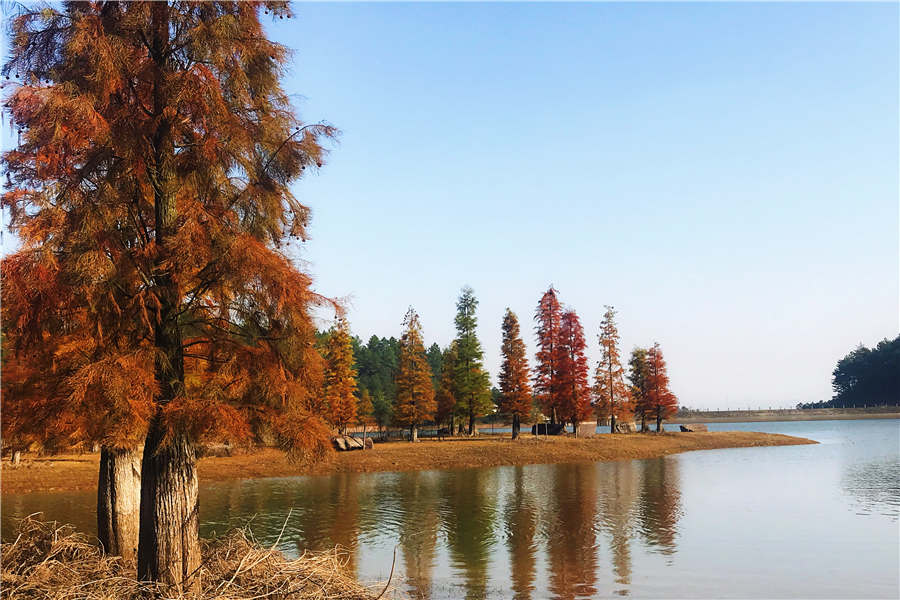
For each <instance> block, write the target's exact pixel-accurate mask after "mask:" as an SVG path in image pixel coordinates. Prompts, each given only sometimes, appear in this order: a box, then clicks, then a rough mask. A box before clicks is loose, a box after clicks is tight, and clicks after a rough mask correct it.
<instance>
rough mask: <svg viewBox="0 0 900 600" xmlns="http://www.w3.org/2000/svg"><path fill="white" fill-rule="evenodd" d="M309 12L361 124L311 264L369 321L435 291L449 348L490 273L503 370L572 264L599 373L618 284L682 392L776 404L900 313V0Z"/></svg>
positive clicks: (302, 46) (314, 37)
mask: <svg viewBox="0 0 900 600" xmlns="http://www.w3.org/2000/svg"><path fill="white" fill-rule="evenodd" d="M294 8H295V13H296V15H297V17H298V18H296V19H291V20H284V21H278V20H276V21H275V22H274V23H271V26H270V27H269V30H270V33H271V35H272V36H273V37H274V38H275V39H277V40H278V41H280V42H282V43H284V44H286V45H288V46H289V47H291V48H293V49H295V51H296V56H295V62H294V65H293V68H292V69H291V72H290V74H289V75H288V77H287V79H286V81H285V85H286V88H287V89H288V91H289V92H290V93H292V94H295V103H296V106H297V108H298V110H299V112H300V114H301V115H302V117H303V118H304V119H305V120H306V121H318V120H327V121H329V122H331V123H333V124H335V125H337V126H338V127H339V128H340V129H341V130H342V135H341V138H340V142H339V144H338V145H336V146H335V147H334V149H333V152H332V154H331V156H330V159H329V161H328V164H327V165H326V166H325V167H324V168H323V169H322V170H321V171H320V172H319V173H317V174H314V175H312V176H310V177H308V178H306V179H304V180H303V181H301V182H300V183H298V184H297V186H296V193H297V195H298V196H299V197H300V199H301V200H302V201H303V202H304V203H305V204H307V205H309V206H311V207H312V210H313V222H312V227H311V235H312V239H311V241H310V242H309V243H308V244H307V245H306V247H305V248H304V249H303V251H302V253H301V254H300V255H299V256H298V257H297V258H298V260H302V261H304V262H303V264H304V268H306V269H309V270H310V271H311V272H312V274H313V275H314V277H315V280H316V287H317V289H318V290H319V291H320V292H322V293H324V294H326V295H330V296H334V297H348V298H349V306H350V312H349V319H350V322H351V327H352V329H353V331H354V333H356V334H357V335H359V336H361V337H362V338H363V339H367V338H368V337H369V336H370V335H372V334H377V335H385V336H390V335H395V336H399V334H400V327H401V320H402V318H403V315H404V313H405V312H406V309H407V307H408V306H410V305H412V306H414V307H415V308H416V310H417V311H418V312H419V314H420V316H421V318H422V323H423V326H424V331H425V337H426V342H427V343H429V344H430V343H431V342H437V343H438V344H440V345H441V346H445V345H447V344H448V343H449V342H450V340H451V339H452V338H453V336H454V330H453V316H454V313H455V302H456V298H457V295H458V293H459V290H460V288H461V287H462V286H463V285H466V284H468V285H471V286H472V287H473V288H474V289H475V293H476V295H477V297H478V298H479V300H480V306H479V311H478V317H479V321H480V323H479V334H480V338H481V341H482V344H483V346H484V349H485V353H486V365H487V367H488V369H489V371H490V372H491V375H492V378H493V379H494V381H496V373H497V371H498V368H499V363H500V353H499V346H500V323H501V319H502V316H503V312H504V310H505V308H506V307H507V306H508V307H510V308H512V309H513V310H514V311H515V312H516V313H518V315H519V318H520V320H521V322H522V327H523V333H524V337H525V341H526V343H527V344H528V346H529V351H530V354H531V356H532V357H533V352H534V336H533V333H532V327H533V323H532V316H533V313H534V309H535V306H536V304H537V301H538V299H539V297H540V295H541V294H542V293H543V292H544V291H545V290H546V289H547V287H548V286H549V285H550V284H551V283H552V284H553V285H555V287H556V288H557V289H558V290H559V291H560V298H561V300H562V302H563V303H565V304H566V305H568V306H570V307H572V308H574V309H575V310H576V311H577V312H578V314H579V315H580V317H581V319H582V323H583V325H584V327H585V330H586V335H587V337H588V341H589V349H590V352H589V356H590V358H591V362H592V367H591V368H592V370H593V363H594V361H595V360H596V358H597V357H598V355H599V352H598V349H597V341H596V334H597V331H598V327H599V323H600V320H601V318H602V315H603V312H604V308H603V306H604V305H605V304H612V305H614V306H615V307H616V309H617V310H618V311H619V331H620V333H621V336H622V351H623V354H625V355H627V353H628V352H629V351H630V350H631V348H633V347H634V346H636V345H642V346H646V345H651V344H652V343H653V342H654V341H658V342H659V343H660V344H661V346H662V348H663V351H664V354H665V356H666V358H667V360H668V363H669V374H670V377H671V381H672V388H673V391H674V392H675V393H676V394H677V395H678V396H679V398H680V400H681V403H682V404H685V405H688V406H692V407H704V408H716V407H735V408H746V407H754V408H755V407H758V406H764V407H767V406H793V405H794V404H796V403H797V402H801V401H802V402H807V401H816V400H821V399H825V398H828V397H830V395H831V388H830V379H831V370H832V369H833V368H834V365H835V362H836V361H837V359H838V358H840V357H841V356H843V355H844V354H845V353H846V352H847V351H849V350H850V349H851V348H853V347H854V346H855V345H856V344H857V343H860V342H863V343H865V344H867V345H871V344H874V343H876V342H877V341H878V340H880V339H882V338H884V337H894V336H896V335H897V333H898V329H900V324H898V297H900V289H898V277H900V265H898V225H900V223H898V187H900V180H898V160H900V156H898V138H900V130H898V55H900V47H898V16H900V15H898V5H897V4H805V3H800V4H784V3H769V4H740V3H723V4H706V3H695V4H643V3H635V4H424V3H423V4H305V3H303V4H297V5H295V7H294ZM7 141H8V138H7ZM5 243H6V244H7V246H8V245H9V243H10V242H9V240H8V238H7V241H6V242H5Z"/></svg>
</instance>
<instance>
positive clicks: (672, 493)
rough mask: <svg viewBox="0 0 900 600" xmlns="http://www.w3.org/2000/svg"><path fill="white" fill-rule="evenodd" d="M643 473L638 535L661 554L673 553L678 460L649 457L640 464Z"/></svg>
mask: <svg viewBox="0 0 900 600" xmlns="http://www.w3.org/2000/svg"><path fill="white" fill-rule="evenodd" d="M640 464H641V467H642V470H643V481H642V486H641V494H640V496H639V498H638V518H639V520H640V530H641V535H643V537H644V539H645V541H646V542H647V544H649V545H650V546H651V547H652V548H655V549H657V551H658V552H659V553H661V554H665V555H671V554H674V553H675V535H676V533H677V529H676V526H677V524H678V517H679V515H680V506H679V504H680V499H681V492H680V490H679V489H678V483H679V482H678V461H677V460H670V459H666V458H651V459H648V460H644V461H641V462H640Z"/></svg>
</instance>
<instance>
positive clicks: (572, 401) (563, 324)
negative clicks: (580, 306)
mask: <svg viewBox="0 0 900 600" xmlns="http://www.w3.org/2000/svg"><path fill="white" fill-rule="evenodd" d="M586 347H587V343H586V342H585V339H584V329H583V328H582V327H581V321H580V320H579V319H578V315H577V314H575V311H574V310H567V311H565V312H564V313H563V314H562V318H561V319H560V325H559V338H558V342H557V344H556V347H555V348H554V350H555V351H556V361H555V362H556V365H557V368H558V369H559V388H558V394H559V403H558V409H559V415H560V416H561V417H562V418H563V419H565V420H567V421H569V422H570V423H571V424H572V428H573V429H574V430H575V432H576V433H577V432H578V423H579V422H580V421H581V420H582V419H585V418H587V417H588V416H589V415H590V414H591V388H590V386H589V385H588V361H587V357H586V356H585V355H584V351H585V348H586Z"/></svg>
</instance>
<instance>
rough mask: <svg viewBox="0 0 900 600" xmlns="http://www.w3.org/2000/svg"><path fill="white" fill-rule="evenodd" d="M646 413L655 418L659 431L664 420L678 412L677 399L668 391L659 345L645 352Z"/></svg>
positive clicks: (667, 378) (667, 377) (663, 360)
mask: <svg viewBox="0 0 900 600" xmlns="http://www.w3.org/2000/svg"><path fill="white" fill-rule="evenodd" d="M646 406H647V409H648V412H649V413H650V414H651V415H653V416H654V417H655V418H656V430H657V431H660V430H661V428H662V422H663V420H664V419H668V418H669V417H671V416H672V415H674V414H675V412H676V411H677V410H678V398H676V397H675V394H673V393H672V391H671V390H669V375H668V373H667V372H666V361H665V359H664V358H663V353H662V350H661V349H660V347H659V344H653V347H652V348H650V350H648V351H647V400H646Z"/></svg>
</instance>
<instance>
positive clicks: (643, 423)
mask: <svg viewBox="0 0 900 600" xmlns="http://www.w3.org/2000/svg"><path fill="white" fill-rule="evenodd" d="M645 431H649V430H648V429H647V415H646V414H645V413H641V433H643V432H645Z"/></svg>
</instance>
